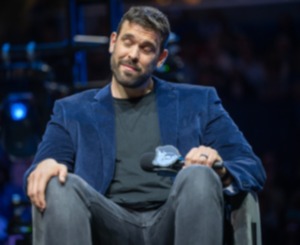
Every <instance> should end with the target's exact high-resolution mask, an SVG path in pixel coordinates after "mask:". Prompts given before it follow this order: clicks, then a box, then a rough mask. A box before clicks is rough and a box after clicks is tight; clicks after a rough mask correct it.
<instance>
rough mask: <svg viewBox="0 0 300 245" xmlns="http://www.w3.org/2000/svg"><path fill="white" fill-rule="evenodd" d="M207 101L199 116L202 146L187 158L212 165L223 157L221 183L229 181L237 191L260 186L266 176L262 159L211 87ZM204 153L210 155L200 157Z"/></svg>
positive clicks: (194, 161) (254, 189) (260, 187)
mask: <svg viewBox="0 0 300 245" xmlns="http://www.w3.org/2000/svg"><path fill="white" fill-rule="evenodd" d="M207 104H208V105H207V109H206V112H205V113H204V114H202V117H203V118H201V119H202V121H203V125H204V126H203V132H202V133H203V134H202V136H203V137H202V146H200V147H197V148H195V149H192V150H191V151H190V152H189V153H188V154H187V155H186V159H187V161H188V162H190V163H192V164H194V163H196V164H205V165H208V166H212V164H213V163H214V161H215V160H219V159H222V160H223V162H224V166H225V168H224V169H222V170H220V172H218V174H219V175H220V176H221V178H222V177H223V178H224V177H225V179H223V184H224V186H227V185H229V184H230V183H231V181H232V184H234V186H235V187H237V189H238V190H240V191H259V190H261V189H262V187H263V184H264V182H265V178H266V176H265V171H264V169H263V166H262V164H261V161H260V160H259V159H258V157H257V156H256V155H255V154H254V152H253V150H252V148H251V146H250V145H249V143H248V142H247V141H246V139H245V138H244V136H243V134H242V133H241V132H240V131H239V129H238V127H237V126H236V125H235V123H234V122H233V120H232V119H231V118H230V116H229V115H228V113H227V112H226V111H225V110H224V108H223V106H222V104H221V101H220V99H219V98H218V96H217V93H216V91H215V90H214V89H211V90H210V91H209V94H208V103H207ZM207 152H208V153H209V154H207ZM203 153H204V154H206V155H212V156H211V157H210V158H209V159H203V158H200V159H199V156H200V154H203ZM227 172H228V173H227Z"/></svg>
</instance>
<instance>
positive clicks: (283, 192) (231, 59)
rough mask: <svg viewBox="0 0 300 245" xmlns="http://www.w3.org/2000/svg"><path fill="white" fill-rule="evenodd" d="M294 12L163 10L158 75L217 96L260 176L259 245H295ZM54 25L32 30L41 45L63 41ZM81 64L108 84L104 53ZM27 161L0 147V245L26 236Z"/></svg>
mask: <svg viewBox="0 0 300 245" xmlns="http://www.w3.org/2000/svg"><path fill="white" fill-rule="evenodd" d="M297 9H298V10H300V7H299V5H292V6H288V5H284V6H281V5H277V6H272V7H271V8H270V7H269V6H260V7H255V8H254V7H252V8H250V9H246V7H241V8H233V9H225V10H222V9H219V10H203V9H198V10H197V9H185V10H180V9H168V8H166V9H163V10H165V12H166V13H167V14H168V16H169V17H170V20H171V24H172V29H173V32H174V33H175V34H176V35H175V38H174V40H173V41H172V42H171V43H170V50H171V52H170V53H171V55H170V57H169V59H168V60H167V63H166V64H165V66H166V67H167V68H166V69H165V70H162V71H159V72H158V73H157V75H158V76H161V77H163V78H167V79H172V80H173V82H184V83H192V84H198V85H206V86H214V87H215V88H216V89H217V91H218V94H219V96H220V97H221V99H222V101H223V104H224V106H225V108H226V109H227V110H228V112H229V114H230V115H231V116H232V117H233V119H234V120H235V122H236V123H237V125H238V126H239V128H240V129H241V130H242V131H243V133H244V134H245V136H246V138H247V139H248V140H249V142H250V144H251V145H252V146H253V148H254V151H255V152H256V153H257V155H258V156H259V157H260V158H261V160H262V162H263V165H264V167H265V169H266V172H267V177H268V179H267V183H266V186H265V188H264V191H263V192H261V193H260V194H259V199H260V207H261V222H262V234H263V244H266V245H267V244H272V245H276V244H285V245H296V244H300V188H299V187H300V184H299V183H298V180H300V164H299V158H298V152H299V150H298V145H299V143H298V139H299V136H300V30H299V26H300V19H299V17H297V15H295V14H293V13H297ZM50 19H51V18H50ZM90 19H91V20H93V22H92V23H91V25H89V30H92V29H93V28H94V29H97V28H98V29H101V28H103V27H101V28H100V27H99V26H100V25H101V23H99V17H95V18H93V17H90ZM95 20H96V21H95ZM59 21H61V20H60V19H58V20H57V19H54V21H53V20H52V21H49V22H47V21H46V22H43V23H48V24H49V25H46V27H47V28H45V29H43V30H42V29H41V30H40V29H39V28H43V25H42V24H41V25H35V27H34V28H33V29H32V30H34V32H35V33H36V34H35V36H36V37H38V38H39V39H40V41H44V42H47V41H53V40H56V38H57V37H62V36H64V35H65V33H64V32H62V30H61V27H59V26H60V24H59ZM97 21H98V22H97ZM102 23H103V22H102ZM56 27H57V28H56ZM106 29H107V28H106ZM106 29H105V30H106ZM28 33H29V34H27V35H30V33H32V32H28ZM37 33H39V34H37ZM6 38H7V36H6ZM2 39H3V38H2ZM2 39H1V41H2V42H3V41H5V40H2ZM24 40H26V39H24ZM87 57H88V59H89V60H88V65H89V72H90V73H91V74H89V77H92V78H97V76H100V79H104V78H109V73H110V72H109V68H108V59H109V55H108V53H107V52H103V51H95V52H89V53H88V55H87ZM48 62H50V65H52V67H54V69H53V70H54V76H55V78H56V80H57V81H61V82H62V83H65V84H68V85H69V86H72V84H70V83H68V82H66V81H64V77H62V76H61V74H60V72H59V69H57V70H58V71H57V72H55V67H60V66H61V65H62V60H61V58H57V57H54V58H53V57H51V59H49V60H48ZM51 62H53V64H51ZM60 76H61V77H60ZM0 82H3V81H2V80H1V81H0ZM1 87H2V85H1V84H0V89H1ZM70 91H72V89H70V90H68V92H66V91H65V93H60V94H55V96H53V97H52V98H51V100H54V99H56V98H58V97H62V96H65V95H67V94H68V93H70ZM73 91H74V90H73ZM0 103H1V102H0ZM50 104H51V103H50ZM0 125H1V121H0ZM31 157H32V156H28V157H26V158H15V157H13V156H11V155H10V154H9V153H8V152H6V151H5V148H3V147H1V148H0V241H4V240H7V236H8V235H10V236H12V235H17V234H19V233H22V234H28V233H30V226H28V223H30V208H28V203H27V201H26V198H25V195H24V192H23V190H22V175H23V173H24V171H25V169H26V168H27V167H28V166H29V164H30V162H31V160H32V158H31ZM0 244H1V242H0Z"/></svg>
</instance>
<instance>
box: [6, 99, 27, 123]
mask: <svg viewBox="0 0 300 245" xmlns="http://www.w3.org/2000/svg"><path fill="white" fill-rule="evenodd" d="M27 112H28V108H27V105H26V104H25V103H22V102H16V103H12V104H11V105H10V116H11V118H12V120H14V121H20V120H23V119H25V118H26V116H27Z"/></svg>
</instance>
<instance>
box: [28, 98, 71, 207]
mask: <svg viewBox="0 0 300 245" xmlns="http://www.w3.org/2000/svg"><path fill="white" fill-rule="evenodd" d="M64 114H65V113H64V110H63V107H62V106H61V104H60V103H55V105H54V109H53V115H52V117H51V120H50V122H49V123H48V125H47V128H46V131H45V133H44V136H43V139H42V142H41V143H40V145H39V147H38V151H37V153H36V155H35V158H34V161H33V163H32V166H31V167H30V168H29V169H28V170H27V172H26V173H25V175H24V186H25V191H26V193H27V195H28V196H29V198H30V200H31V202H32V203H33V204H34V205H36V206H37V207H38V208H39V209H40V210H44V209H45V208H46V202H45V190H46V186H47V183H48V182H49V180H50V179H51V178H52V177H54V176H58V177H59V180H60V182H61V183H64V182H65V180H66V177H67V172H68V171H72V170H73V164H74V152H75V150H74V146H73V144H72V140H71V137H70V135H69V133H68V131H67V127H66V123H65V115H64Z"/></svg>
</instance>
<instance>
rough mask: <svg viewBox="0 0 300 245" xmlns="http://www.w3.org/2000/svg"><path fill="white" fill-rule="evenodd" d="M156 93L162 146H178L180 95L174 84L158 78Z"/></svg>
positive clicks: (155, 79)
mask: <svg viewBox="0 0 300 245" xmlns="http://www.w3.org/2000/svg"><path fill="white" fill-rule="evenodd" d="M154 81H155V92H156V101H157V111H158V117H159V125H160V135H161V144H162V145H173V146H177V144H178V108H179V106H178V101H179V100H178V94H177V91H176V90H175V89H174V87H173V86H172V84H170V83H167V82H162V81H160V80H159V79H157V78H154Z"/></svg>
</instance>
